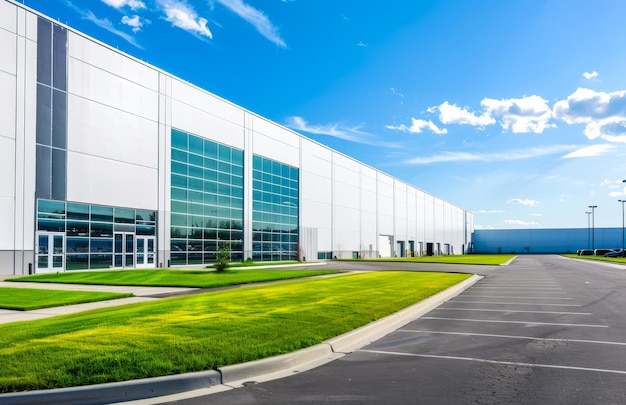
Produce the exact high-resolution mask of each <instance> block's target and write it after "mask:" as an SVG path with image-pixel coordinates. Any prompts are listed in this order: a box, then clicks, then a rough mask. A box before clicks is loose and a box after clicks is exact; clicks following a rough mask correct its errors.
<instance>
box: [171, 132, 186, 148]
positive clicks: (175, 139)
mask: <svg viewBox="0 0 626 405" xmlns="http://www.w3.org/2000/svg"><path fill="white" fill-rule="evenodd" d="M172 148H178V149H183V150H187V149H188V148H187V134H186V133H184V132H182V131H179V130H177V129H174V128H172Z"/></svg>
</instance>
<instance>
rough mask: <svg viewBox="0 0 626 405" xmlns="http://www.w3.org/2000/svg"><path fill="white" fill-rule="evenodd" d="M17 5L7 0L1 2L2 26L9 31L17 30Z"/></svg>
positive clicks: (0, 17)
mask: <svg viewBox="0 0 626 405" xmlns="http://www.w3.org/2000/svg"><path fill="white" fill-rule="evenodd" d="M16 13H17V7H16V6H15V5H13V4H11V3H8V2H6V1H3V2H0V28H4V29H5V30H7V31H11V32H14V33H15V32H17V27H16V24H15V23H16V18H15V17H16Z"/></svg>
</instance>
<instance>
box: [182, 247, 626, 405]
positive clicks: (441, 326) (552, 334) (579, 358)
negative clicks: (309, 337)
mask: <svg viewBox="0 0 626 405" xmlns="http://www.w3.org/2000/svg"><path fill="white" fill-rule="evenodd" d="M478 272H479V273H481V272H482V273H484V275H485V276H486V277H485V278H484V279H483V280H482V281H480V282H479V283H477V284H475V285H474V286H473V287H471V288H470V289H468V290H466V291H465V292H464V293H462V294H460V295H459V296H457V297H456V298H454V299H452V300H450V301H448V302H447V303H445V304H443V305H441V306H440V307H439V308H437V309H435V310H433V311H431V312H430V313H428V314H427V315H426V316H424V317H422V318H420V319H419V320H417V321H415V322H412V323H410V324H408V325H406V326H405V327H403V328H401V329H399V330H397V331H395V332H393V333H391V334H389V335H387V336H386V337H384V338H383V339H381V340H379V341H377V342H375V343H373V344H371V345H369V346H366V347H364V348H362V349H361V350H358V351H356V352H354V353H352V354H350V355H347V356H345V357H342V358H341V359H339V360H336V361H333V362H331V363H328V364H326V365H324V366H321V367H319V368H316V369H313V370H310V371H308V372H304V373H300V374H297V375H294V376H291V377H288V378H283V379H280V380H275V381H270V382H266V383H260V384H250V385H248V386H246V387H244V388H239V389H234V390H230V391H226V392H222V393H216V394H213V395H210V396H204V397H198V398H193V399H187V400H180V401H176V402H170V403H177V404H188V405H191V404H207V403H216V404H223V405H227V404H276V403H298V404H300V403H303V404H320V403H338V402H341V403H354V404H374V403H376V404H381V403H384V404H533V405H535V404H623V403H626V384H624V383H625V382H626V315H625V313H626V268H615V267H608V266H603V265H600V264H596V263H592V262H587V261H580V260H571V259H565V258H561V257H558V256H520V257H518V258H517V259H516V260H515V261H514V262H513V263H512V264H511V265H509V266H506V267H500V268H499V269H497V270H494V269H493V268H492V267H490V268H484V269H481V268H479V269H478Z"/></svg>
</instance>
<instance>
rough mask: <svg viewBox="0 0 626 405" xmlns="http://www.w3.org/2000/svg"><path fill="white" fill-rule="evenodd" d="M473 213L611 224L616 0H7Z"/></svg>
mask: <svg viewBox="0 0 626 405" xmlns="http://www.w3.org/2000/svg"><path fill="white" fill-rule="evenodd" d="M23 3H24V4H26V5H27V6H30V7H32V8H33V9H35V10H38V11H41V12H43V13H44V14H47V15H49V16H51V17H52V18H54V19H56V20H58V21H60V22H62V23H66V24H68V25H69V26H71V27H73V28H76V29H78V30H79V31H82V32H85V33H87V34H88V35H90V36H92V37H94V38H96V39H98V40H100V41H102V42H104V43H107V44H109V45H111V46H113V47H116V48H118V49H120V50H122V51H124V52H126V53H129V54H131V55H133V56H135V57H137V58H139V59H142V60H144V61H146V62H148V63H150V64H152V65H155V66H157V67H159V68H161V69H163V70H165V71H168V72H170V73H172V74H174V75H176V76H178V77H180V78H182V79H184V80H187V81H189V82H191V83H193V84H195V85H197V86H199V87H202V88H204V89H206V90H208V91H210V92H213V93H215V94H217V95H218V96H220V97H223V98H225V99H227V100H230V101H232V102H234V103H236V104H238V105H241V106H243V107H244V108H247V109H249V110H251V111H253V112H255V113H258V114H260V115H262V116H265V117H267V118H269V119H271V120H273V121H275V122H277V123H279V124H282V125H285V126H287V127H289V128H292V129H294V130H296V131H298V132H300V133H302V134H303V135H305V136H308V137H310V138H313V139H315V140H317V141H319V142H321V143H323V144H325V145H328V146H330V147H332V148H334V149H336V150H338V151H340V152H343V153H345V154H347V155H350V156H353V157H355V158H356V159H358V160H360V161H362V162H364V163H366V164H368V165H370V166H372V167H375V168H377V169H380V170H382V171H385V172H387V173H389V174H391V175H393V176H395V177H397V178H399V179H401V180H404V181H406V182H408V183H410V184H413V185H415V186H417V187H419V188H421V189H423V190H425V191H427V192H429V193H431V194H434V195H436V196H438V197H440V198H443V199H444V200H447V201H449V202H451V203H453V204H455V205H459V206H461V207H463V208H465V209H467V210H469V211H472V212H474V214H475V225H476V228H477V229H491V228H494V229H510V228H561V227H563V228H569V227H580V228H586V227H587V224H588V219H589V218H588V216H587V215H586V214H585V212H586V211H588V210H589V209H588V208H587V207H588V206H589V205H597V206H598V208H596V210H595V225H596V226H598V227H613V226H615V227H618V226H621V225H622V205H621V204H620V203H619V202H618V199H626V193H625V191H626V188H625V187H624V186H626V183H623V182H622V180H623V179H626V24H625V23H624V21H625V19H626V2H624V1H623V0H602V1H591V0H589V1H582V0H507V1H502V0H480V1H460V0H459V1H452V0H449V1H434V0H433V1H427V0H423V1H422V0H420V1H418V0H390V1H374V0H263V1H261V0H88V1H87V0H24V1H23Z"/></svg>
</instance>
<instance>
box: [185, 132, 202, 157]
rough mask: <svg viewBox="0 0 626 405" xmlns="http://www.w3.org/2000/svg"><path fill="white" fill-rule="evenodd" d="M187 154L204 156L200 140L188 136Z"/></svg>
mask: <svg viewBox="0 0 626 405" xmlns="http://www.w3.org/2000/svg"><path fill="white" fill-rule="evenodd" d="M188 150H189V152H192V153H196V154H198V155H204V142H203V140H202V138H199V137H197V136H193V135H189V149H188Z"/></svg>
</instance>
